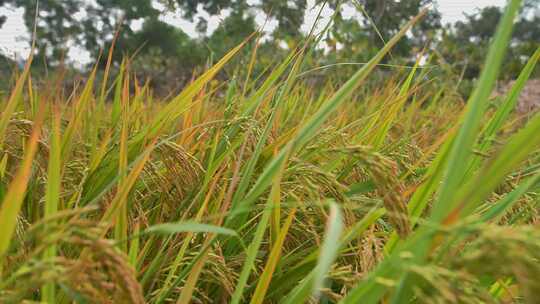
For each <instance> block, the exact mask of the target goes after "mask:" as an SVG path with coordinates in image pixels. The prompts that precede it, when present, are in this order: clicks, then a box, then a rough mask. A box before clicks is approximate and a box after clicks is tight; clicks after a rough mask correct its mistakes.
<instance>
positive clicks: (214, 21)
mask: <svg viewBox="0 0 540 304" xmlns="http://www.w3.org/2000/svg"><path fill="white" fill-rule="evenodd" d="M66 1H69V0H66ZM86 1H87V2H88V3H89V4H93V5H95V4H96V2H95V1H94V0H86ZM257 1H258V0H248V4H252V5H253V4H256V3H257ZM505 4H506V0H439V1H437V8H438V9H439V11H440V12H441V14H442V22H443V24H446V23H453V22H456V21H458V20H463V19H464V18H465V16H464V13H467V14H473V13H475V12H476V11H477V10H478V9H480V8H483V7H485V6H489V5H495V6H504V5H505ZM153 5H154V7H155V8H156V9H158V10H159V11H161V12H162V14H161V15H160V17H159V19H160V20H161V21H163V22H165V23H168V24H170V25H173V26H175V27H177V28H179V29H181V30H182V31H184V32H185V33H186V34H188V35H189V36H191V37H198V36H199V33H198V32H197V29H196V22H197V21H198V19H199V17H202V18H204V19H206V20H207V21H208V28H207V32H206V34H207V35H208V34H211V33H212V32H213V31H215V30H216V28H217V27H218V26H219V24H221V22H222V21H223V20H224V19H225V18H226V17H227V16H229V14H230V10H223V11H222V12H221V14H220V15H218V16H209V15H208V13H206V12H204V11H203V10H202V9H201V7H199V8H198V10H197V13H196V14H195V16H194V18H193V21H189V20H185V19H183V18H182V16H181V13H180V12H166V10H165V7H164V6H163V5H161V4H159V3H158V2H154V3H153ZM307 8H308V9H307V10H306V16H305V21H304V24H303V25H302V26H301V30H302V31H303V32H304V33H307V32H308V31H309V30H310V29H311V27H312V26H313V22H314V21H315V18H316V17H317V14H318V13H319V9H320V5H317V6H315V0H308V2H307ZM345 8H347V5H346V6H345ZM332 13H333V11H332V9H330V8H328V7H325V8H324V9H323V11H322V13H321V19H320V20H319V22H318V23H317V26H316V28H315V30H316V32H318V31H320V30H322V29H323V28H324V26H325V25H326V24H327V23H328V21H329V18H330V17H331V16H332ZM23 14H24V9H23V8H17V9H15V8H13V7H9V6H4V7H0V16H1V15H5V16H7V20H6V22H5V23H4V24H3V26H2V27H1V28H0V52H1V53H2V54H5V55H7V56H9V57H11V58H18V59H21V58H26V57H27V56H28V54H29V52H30V33H29V32H28V30H27V29H26V26H25V25H24V20H23ZM85 14H86V13H85V12H82V11H81V12H79V13H77V16H76V17H83V16H84V15H85ZM358 14H359V13H358V12H356V11H355V10H353V9H352V7H351V6H349V9H345V10H344V11H343V16H344V17H345V18H356V17H358V16H360V15H358ZM77 19H78V18H77ZM266 19H267V17H266V14H264V13H263V12H257V14H256V15H255V22H256V23H257V25H258V26H259V27H262V26H263V25H264V24H265V22H266V25H265V27H264V32H265V33H267V34H269V33H271V32H272V31H274V29H275V28H276V27H277V24H278V22H277V20H275V19H270V20H266ZM142 24H143V20H135V21H133V22H131V24H130V27H131V29H132V30H134V31H136V30H140V29H141V28H142ZM68 55H69V57H70V58H71V59H72V60H73V61H75V62H76V63H78V64H80V65H82V64H85V63H88V62H89V61H90V54H89V53H88V52H86V51H85V50H84V49H83V48H80V47H75V46H71V47H70V50H69V53H68Z"/></svg>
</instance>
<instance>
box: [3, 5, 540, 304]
mask: <svg viewBox="0 0 540 304" xmlns="http://www.w3.org/2000/svg"><path fill="white" fill-rule="evenodd" d="M519 7H520V1H519V0H513V1H510V2H509V4H508V7H507V9H506V12H505V15H504V17H503V18H502V20H501V22H500V24H499V27H498V29H497V32H496V35H495V37H493V39H492V43H491V48H490V50H489V52H488V53H487V57H486V61H485V65H484V70H483V72H482V75H481V77H480V79H478V81H477V83H476V86H475V89H474V91H473V93H472V95H471V97H470V98H469V99H468V100H466V101H465V100H462V99H461V97H460V96H459V95H457V94H455V92H456V88H455V86H454V85H452V84H451V83H446V82H440V81H437V79H432V78H431V77H432V75H431V74H430V72H429V70H428V69H426V68H424V66H423V65H422V64H420V58H423V57H424V56H419V57H418V58H419V59H418V61H417V63H416V64H415V65H414V66H412V67H409V68H401V69H393V70H392V71H393V73H392V76H391V78H390V80H389V81H386V82H384V83H378V84H377V86H375V87H374V88H373V86H372V85H370V86H367V85H366V83H367V82H368V81H369V79H370V76H371V75H372V73H373V72H374V70H376V69H378V68H379V67H378V66H379V64H380V63H381V62H382V60H383V59H384V58H385V57H386V55H387V54H388V53H389V52H390V51H391V49H392V47H393V46H394V45H395V44H396V43H397V42H398V41H399V40H400V38H402V37H403V36H404V35H406V34H407V32H408V31H409V30H410V28H411V27H413V26H414V25H415V24H416V23H417V22H418V21H419V20H420V19H421V18H422V17H423V14H424V13H425V11H424V12H422V13H420V14H419V15H418V16H417V17H415V18H413V19H412V20H411V21H410V22H409V23H407V24H406V25H405V26H404V27H403V28H402V30H401V31H400V32H398V33H397V34H396V35H395V36H394V37H393V38H392V39H390V40H389V41H388V42H387V43H386V45H385V46H384V47H383V48H381V49H380V50H379V52H378V53H377V54H376V55H375V56H374V57H373V58H372V59H371V60H370V61H369V62H368V63H367V64H365V65H363V66H361V67H360V68H359V69H358V70H357V71H356V72H355V73H354V74H353V75H352V76H350V77H349V79H348V80H347V81H346V82H341V81H337V80H335V79H334V78H332V77H328V79H326V80H325V81H324V83H323V84H319V85H316V86H314V85H312V84H310V83H309V82H308V81H305V80H304V76H305V75H306V73H309V71H310V70H312V69H313V67H310V66H309V64H308V60H306V58H309V57H310V56H313V54H312V50H313V48H314V47H315V45H316V44H317V43H318V41H319V40H320V39H321V37H322V34H321V35H315V34H313V33H312V34H310V35H309V36H308V37H307V38H306V40H305V41H302V42H301V43H299V44H298V46H297V47H296V48H293V49H292V50H291V52H290V54H289V55H288V56H287V58H285V59H284V60H282V61H280V64H278V65H273V66H270V67H269V68H268V69H267V70H265V71H264V72H263V73H262V74H261V75H250V73H251V68H250V67H249V68H248V69H249V71H248V72H247V73H244V74H240V73H239V74H238V75H233V76H232V77H229V78H228V79H227V80H223V79H221V78H217V77H216V76H217V75H218V74H219V73H220V71H222V70H223V69H225V68H226V67H227V64H228V63H229V62H230V61H231V59H233V58H235V57H236V56H242V54H241V53H240V52H241V51H242V50H245V49H247V48H248V47H249V46H250V45H254V44H253V43H254V41H255V39H254V38H253V37H248V38H247V39H246V41H245V42H244V43H242V44H240V45H239V46H237V47H236V48H234V49H232V50H230V52H229V53H228V54H226V55H225V56H224V57H223V58H221V59H220V60H219V61H217V63H215V64H214V65H213V66H211V67H209V68H208V69H207V70H206V71H205V72H204V73H202V74H200V75H199V76H198V77H197V78H194V79H193V80H192V81H191V82H190V83H189V84H188V85H186V86H185V87H184V88H183V89H182V91H181V92H180V93H179V94H177V95H175V96H172V97H168V98H157V97H155V96H154V95H153V94H152V90H151V88H150V87H149V86H148V85H141V84H140V82H138V81H137V79H136V77H135V76H134V75H135V71H132V69H131V66H130V59H129V58H126V59H125V60H124V62H123V63H122V65H121V67H120V68H119V69H118V72H117V73H115V74H112V72H111V74H109V72H110V70H109V67H110V63H111V62H110V60H111V56H109V57H108V62H107V69H106V71H107V72H106V73H105V75H104V76H103V79H99V78H98V77H97V72H96V71H97V65H96V68H95V69H94V70H93V71H92V72H91V73H90V74H89V75H88V76H87V77H86V80H85V82H84V83H79V84H78V85H77V86H76V87H75V89H74V91H73V92H70V93H69V94H65V92H63V90H62V88H61V86H60V85H59V82H57V81H56V82H55V80H54V79H52V80H50V81H49V82H48V85H45V86H36V85H33V83H32V75H31V73H30V65H31V62H32V60H31V58H30V60H28V61H27V63H26V66H25V68H24V70H23V71H22V72H21V73H20V74H19V75H17V76H16V77H15V78H16V79H15V81H14V84H13V86H12V89H11V94H10V95H9V96H6V97H2V98H3V99H2V114H1V116H0V150H1V151H0V153H1V155H0V159H1V160H0V198H1V205H0V227H1V231H2V233H1V234H0V302H2V303H20V302H27V303H31V302H43V303H173V302H174V303H408V302H415V303H416V302H418V303H501V302H503V303H506V302H508V303H510V302H512V303H513V302H517V303H521V302H523V303H537V302H538V294H540V283H539V282H538V278H539V277H540V261H539V260H540V231H539V230H538V220H539V216H538V210H539V209H538V205H537V203H538V201H539V196H538V193H539V191H540V173H539V171H538V168H540V154H539V148H540V136H539V135H538V134H540V116H539V115H532V116H528V117H523V116H522V115H521V116H520V114H519V113H515V112H514V111H513V109H514V108H515V106H516V101H517V98H518V96H519V93H520V91H521V90H522V89H523V86H524V84H525V83H526V81H527V80H528V78H529V76H530V75H531V73H532V71H533V70H534V68H535V65H536V63H537V61H538V60H539V58H540V48H539V49H538V50H536V52H535V53H534V54H531V57H530V58H529V59H528V62H527V63H526V65H525V66H524V67H523V70H522V73H521V75H520V77H519V78H518V80H517V81H516V82H515V84H514V86H513V87H512V89H511V90H510V91H509V93H508V94H507V96H505V97H503V98H499V99H498V100H497V101H495V102H494V103H493V104H494V106H491V107H490V106H488V105H490V103H491V102H492V101H491V100H490V95H491V92H492V91H493V89H494V85H495V81H496V80H497V77H498V75H499V70H500V66H501V64H502V60H503V58H504V54H505V50H506V47H507V46H508V45H509V43H510V39H511V34H512V29H513V20H514V17H515V16H516V14H517V12H518V9H519ZM255 35H257V33H255ZM256 49H257V48H256V47H253V50H252V53H250V54H249V58H252V59H253V60H256V58H257V54H256ZM426 52H429V50H426ZM427 55H429V56H427V57H428V58H430V60H433V61H436V60H437V58H436V57H437V56H436V54H433V56H432V55H431V54H427ZM246 74H247V76H246ZM241 76H242V77H241ZM239 79H242V80H244V79H245V81H240V80H239ZM109 80H111V81H109Z"/></svg>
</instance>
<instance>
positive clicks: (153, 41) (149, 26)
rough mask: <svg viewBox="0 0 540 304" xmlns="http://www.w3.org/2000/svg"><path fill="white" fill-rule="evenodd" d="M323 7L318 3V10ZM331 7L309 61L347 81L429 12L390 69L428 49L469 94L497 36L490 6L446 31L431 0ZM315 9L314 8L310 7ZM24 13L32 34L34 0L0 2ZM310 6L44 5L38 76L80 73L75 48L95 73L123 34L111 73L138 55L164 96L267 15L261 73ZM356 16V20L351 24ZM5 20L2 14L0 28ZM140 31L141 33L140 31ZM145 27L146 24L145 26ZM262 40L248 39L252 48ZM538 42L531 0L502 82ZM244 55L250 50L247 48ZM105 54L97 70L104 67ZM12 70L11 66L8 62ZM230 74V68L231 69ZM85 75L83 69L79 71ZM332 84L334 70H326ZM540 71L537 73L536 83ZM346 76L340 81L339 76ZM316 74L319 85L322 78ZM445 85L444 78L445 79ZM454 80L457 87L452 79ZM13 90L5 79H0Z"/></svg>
mask: <svg viewBox="0 0 540 304" xmlns="http://www.w3.org/2000/svg"><path fill="white" fill-rule="evenodd" d="M322 2H323V1H320V0H317V2H316V3H315V4H316V5H320V4H322ZM341 3H342V4H341V5H340V3H339V2H337V1H330V2H328V3H326V5H327V6H328V7H329V8H331V9H332V10H333V11H334V12H335V13H334V15H333V17H332V27H331V29H330V30H329V31H328V32H327V34H326V37H325V39H324V41H322V43H321V47H320V48H319V49H317V50H316V51H315V52H313V53H312V54H311V57H310V60H311V62H310V63H312V64H313V66H326V65H334V64H341V65H339V66H334V67H333V68H331V70H332V71H337V73H333V75H334V77H346V76H347V75H349V73H348V72H349V71H352V70H353V69H355V67H354V66H353V65H354V64H357V63H362V62H366V61H368V59H369V58H371V57H372V56H373V54H374V53H375V52H376V51H377V50H378V49H379V48H380V47H381V46H382V45H384V41H385V40H386V39H388V38H389V37H392V35H394V34H395V33H396V32H397V31H398V29H399V28H400V27H401V26H402V25H403V24H404V23H405V22H406V21H407V20H409V19H410V18H411V17H412V16H414V15H416V14H417V13H418V12H419V11H420V9H421V8H422V7H424V6H432V9H431V10H430V13H429V14H428V16H427V17H426V18H425V19H424V20H423V22H422V23H421V24H420V25H419V26H417V27H415V29H414V33H413V35H409V36H408V37H407V38H406V39H403V40H402V41H401V42H400V43H399V44H398V45H397V46H396V48H394V50H393V51H392V54H391V56H389V58H388V59H387V61H386V62H385V63H388V64H408V63H411V62H414V60H415V58H416V56H417V54H419V53H420V52H421V50H422V49H424V48H427V49H428V50H431V51H432V52H429V54H435V57H436V58H434V59H432V60H430V64H433V65H436V66H437V67H442V68H440V69H438V70H439V71H440V72H444V73H446V75H447V76H448V75H453V76H452V77H454V78H455V79H457V80H458V81H460V82H461V83H462V85H461V88H462V90H463V93H465V94H466V93H467V92H468V91H470V87H471V86H472V83H473V81H474V79H476V78H477V77H478V74H479V71H480V70H481V68H482V67H481V65H482V58H484V56H485V51H486V49H487V45H488V43H489V38H490V37H492V36H493V34H494V31H495V27H496V24H497V23H498V21H499V19H500V17H501V15H502V8H499V7H495V6H492V7H485V8H483V9H482V10H478V11H477V12H476V13H474V14H471V15H467V16H466V18H465V19H464V20H463V21H458V22H456V23H455V24H442V23H441V14H440V13H439V12H438V11H437V2H436V1H435V0H407V1H397V0H353V1H346V2H341ZM312 4H313V3H312ZM2 6H7V7H12V8H24V19H25V24H26V27H27V28H28V29H29V31H30V32H31V29H32V28H33V26H34V19H35V16H36V11H35V10H36V1H34V0H0V7H2ZM312 9H314V8H313V7H309V5H308V1H307V0H258V1H254V0H92V1H88V0H68V1H58V0H40V1H39V14H38V16H39V17H38V21H37V28H36V33H37V41H36V50H35V52H36V54H35V55H36V56H35V61H34V64H33V65H34V75H40V74H41V75H43V73H49V72H50V71H54V70H55V69H56V68H58V67H63V68H64V69H63V70H68V71H72V72H73V73H75V74H76V73H78V72H79V71H78V70H75V68H74V67H75V66H74V64H73V62H72V61H70V60H69V58H67V59H65V60H64V58H66V54H67V52H68V50H69V48H70V47H72V46H73V45H77V46H78V47H80V48H83V49H84V50H85V51H87V52H88V53H89V54H90V58H91V60H90V62H92V63H91V64H89V65H88V66H86V67H84V69H89V68H90V67H91V66H92V65H93V63H94V62H96V60H97V59H98V57H99V54H100V52H101V54H107V53H108V48H109V47H110V46H111V43H112V40H113V38H114V36H115V33H116V32H117V30H118V29H120V30H119V36H118V39H117V41H116V47H115V49H114V53H113V63H114V67H116V68H118V67H119V65H120V62H121V60H122V58H123V57H125V56H126V55H133V54H136V56H134V59H133V61H132V62H131V68H132V70H134V71H137V75H138V76H139V79H140V80H141V81H146V80H149V81H150V82H151V85H152V87H153V88H154V90H155V91H157V92H158V93H162V94H166V93H168V92H170V91H171V90H174V89H177V88H179V87H182V86H183V85H184V84H185V83H186V82H188V81H189V80H190V79H191V78H192V77H193V74H194V71H195V73H196V72H197V71H200V70H202V69H204V68H205V67H206V66H208V65H209V64H211V63H212V62H214V61H215V60H217V59H219V58H220V57H221V56H222V55H223V54H225V53H226V52H227V50H229V49H230V48H232V47H233V46H235V45H237V44H239V43H240V42H241V41H243V40H244V39H245V38H246V37H248V36H249V35H250V34H252V33H253V32H255V31H257V30H258V25H257V23H256V22H255V16H256V15H257V14H260V13H263V14H264V16H266V18H267V20H268V21H269V22H273V23H274V25H275V26H274V29H273V31H272V32H271V33H267V34H266V35H265V36H264V37H263V39H261V40H259V45H258V51H257V54H258V60H257V61H256V66H255V67H254V71H255V74H254V75H257V73H260V72H263V71H264V69H265V68H266V67H268V66H271V65H272V64H274V63H276V62H279V61H280V60H282V59H283V58H284V56H285V55H286V54H287V52H288V49H290V48H292V47H294V46H295V44H297V43H299V42H301V41H302V39H303V38H305V35H306V33H305V32H303V31H302V30H301V26H302V25H303V24H304V22H305V20H304V19H305V17H306V12H307V11H308V10H312ZM201 11H204V12H205V16H209V17H211V16H223V12H227V14H226V17H224V18H223V19H222V20H221V21H220V23H219V25H218V27H217V29H216V30H214V31H212V32H211V33H209V34H208V31H207V28H208V22H209V20H208V18H203V17H201V16H200V14H198V13H199V12H201ZM167 13H175V14H177V15H178V18H184V19H186V20H190V21H192V22H196V29H197V32H198V36H197V37H190V36H189V35H188V34H186V33H185V32H183V31H182V30H181V28H178V27H175V26H172V25H169V24H168V23H166V22H164V21H163V18H161V17H162V16H163V15H164V14H167ZM350 16H354V17H353V18H351V17H350ZM3 21H5V16H0V27H1V25H2V23H3ZM134 24H139V26H134ZM141 24H142V25H141ZM255 43H257V39H252V40H251V44H252V47H253V46H254V44H255ZM539 43H540V0H527V1H526V5H525V6H523V8H522V11H521V14H520V16H519V20H518V21H517V26H516V31H515V34H514V36H513V40H512V45H511V48H510V51H509V54H508V56H507V60H506V61H505V67H504V69H503V71H504V74H503V78H504V79H506V80H510V79H514V78H515V77H516V75H517V74H518V72H519V70H520V68H521V67H522V66H523V64H524V63H525V61H526V59H527V58H528V57H529V56H530V55H531V54H532V53H533V52H534V50H535V48H536V47H537V46H538V45H539ZM245 52H246V53H251V51H250V50H249V48H246V51H245ZM104 57H106V56H105V55H102V57H101V58H102V59H101V61H100V64H101V65H100V68H101V69H103V68H104V67H105V62H106V60H105V59H104ZM249 60H250V58H249V56H239V57H238V59H236V64H235V65H232V67H229V74H227V72H226V71H227V70H225V72H224V75H222V77H228V76H229V77H230V75H233V74H234V75H238V74H241V73H242V67H245V66H246V65H247V64H248V63H249ZM10 63H11V64H10ZM0 66H1V70H0V74H2V75H1V77H3V78H6V77H8V76H7V75H10V74H11V71H12V70H13V69H14V68H15V67H16V64H15V63H14V62H11V61H10V59H8V58H7V57H6V56H5V55H4V56H2V57H0ZM235 68H236V70H235V71H231V69H235ZM79 69H80V67H79ZM324 73H325V75H326V77H328V75H329V74H328V70H325V71H324ZM538 74H539V72H538V69H537V71H535V75H533V78H534V77H535V76H536V77H538ZM340 75H341V76H340ZM311 76H313V77H314V78H316V76H317V73H312V74H311ZM445 79H448V77H446V78H445ZM455 79H454V80H455ZM3 83H5V84H7V82H5V81H4V82H3Z"/></svg>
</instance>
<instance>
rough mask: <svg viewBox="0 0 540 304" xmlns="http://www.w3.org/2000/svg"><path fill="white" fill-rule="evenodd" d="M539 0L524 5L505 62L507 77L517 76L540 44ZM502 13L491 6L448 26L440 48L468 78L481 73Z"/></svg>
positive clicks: (475, 76) (446, 57)
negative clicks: (486, 51)
mask: <svg viewBox="0 0 540 304" xmlns="http://www.w3.org/2000/svg"><path fill="white" fill-rule="evenodd" d="M539 4H540V1H539V0H532V1H531V0H529V1H526V5H524V6H523V8H522V11H521V14H520V16H519V18H518V20H517V22H516V26H515V30H514V33H513V39H512V44H511V45H510V48H509V50H508V54H507V57H506V60H505V63H504V68H503V71H504V72H503V77H504V78H515V77H517V75H518V74H519V72H520V70H521V68H522V67H523V64H524V63H525V61H526V60H527V58H528V57H529V56H530V55H532V53H533V52H534V50H535V49H536V48H537V47H539V46H540V5H539ZM501 17H502V10H501V8H499V7H495V6H488V7H485V8H483V9H481V10H479V11H478V12H477V13H475V14H470V15H466V18H465V20H464V21H458V22H456V23H455V24H454V25H453V27H446V28H445V30H444V32H443V35H442V39H441V43H440V46H439V50H440V51H441V53H442V54H443V57H444V58H445V59H446V61H447V62H452V63H454V64H455V65H456V67H458V68H459V69H465V70H464V72H465V73H464V77H465V78H466V79H474V78H477V77H478V76H479V74H480V71H481V70H482V64H483V61H484V60H483V59H484V57H485V49H487V47H488V45H489V42H490V39H491V37H493V35H494V33H495V30H496V28H497V24H498V22H499V19H500V18H501Z"/></svg>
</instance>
